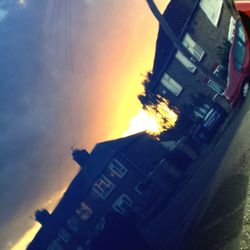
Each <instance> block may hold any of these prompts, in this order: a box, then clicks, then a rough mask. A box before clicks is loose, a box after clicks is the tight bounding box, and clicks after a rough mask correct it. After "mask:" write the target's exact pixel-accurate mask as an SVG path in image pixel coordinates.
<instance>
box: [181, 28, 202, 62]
mask: <svg viewBox="0 0 250 250" xmlns="http://www.w3.org/2000/svg"><path fill="white" fill-rule="evenodd" d="M182 44H183V45H184V46H185V47H186V48H187V49H188V51H189V52H190V53H191V54H192V55H193V56H194V57H195V58H196V59H197V60H198V61H199V62H200V61H201V60H202V59H203V57H204V55H205V51H204V49H203V48H201V47H200V46H199V45H198V44H197V43H196V42H195V41H194V39H193V38H192V37H191V36H190V35H189V34H188V33H186V34H185V36H184V38H183V40H182Z"/></svg>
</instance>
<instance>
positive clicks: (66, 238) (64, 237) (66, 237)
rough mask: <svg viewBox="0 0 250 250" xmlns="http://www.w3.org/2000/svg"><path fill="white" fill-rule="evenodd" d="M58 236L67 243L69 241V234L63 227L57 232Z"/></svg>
mask: <svg viewBox="0 0 250 250" xmlns="http://www.w3.org/2000/svg"><path fill="white" fill-rule="evenodd" d="M58 238H59V239H61V240H62V241H63V242H64V243H68V242H69V241H70V238H71V235H70V234H69V233H68V232H67V231H66V230H65V229H64V228H62V229H60V231H59V233H58Z"/></svg>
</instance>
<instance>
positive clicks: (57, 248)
mask: <svg viewBox="0 0 250 250" xmlns="http://www.w3.org/2000/svg"><path fill="white" fill-rule="evenodd" d="M47 250H63V247H62V246H61V245H60V244H59V243H58V242H57V241H56V240H53V241H52V242H51V244H50V245H49V246H48V248H47Z"/></svg>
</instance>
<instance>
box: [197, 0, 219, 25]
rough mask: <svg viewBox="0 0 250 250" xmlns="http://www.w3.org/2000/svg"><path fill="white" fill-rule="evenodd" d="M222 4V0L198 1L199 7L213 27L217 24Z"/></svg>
mask: <svg viewBox="0 0 250 250" xmlns="http://www.w3.org/2000/svg"><path fill="white" fill-rule="evenodd" d="M222 6H223V0H201V1H200V8H201V9H202V10H203V11H204V12H205V14H206V16H207V18H208V19H209V20H210V22H211V23H212V24H213V25H214V26H215V27H217V26H218V23H219V20H220V16H221V10H222Z"/></svg>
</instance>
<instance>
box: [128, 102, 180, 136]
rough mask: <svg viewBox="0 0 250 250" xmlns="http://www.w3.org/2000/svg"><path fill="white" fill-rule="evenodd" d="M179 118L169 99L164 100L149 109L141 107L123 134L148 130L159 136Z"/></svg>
mask: <svg viewBox="0 0 250 250" xmlns="http://www.w3.org/2000/svg"><path fill="white" fill-rule="evenodd" d="M177 119H178V114H177V113H176V112H174V111H173V110H171V109H170V108H169V106H168V101H167V100H164V101H162V102H160V103H159V104H158V105H157V106H155V107H150V108H149V109H148V110H147V111H146V110H143V109H141V110H140V111H139V112H138V114H137V115H136V116H134V117H132V119H131V120H130V122H129V128H128V130H127V131H126V132H125V133H124V134H123V136H128V135H132V134H135V133H138V132H142V131H146V132H147V133H149V134H151V135H154V136H155V137H158V136H159V135H160V134H161V133H162V132H163V131H164V130H166V129H169V128H171V127H174V126H175V123H176V121H177Z"/></svg>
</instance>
